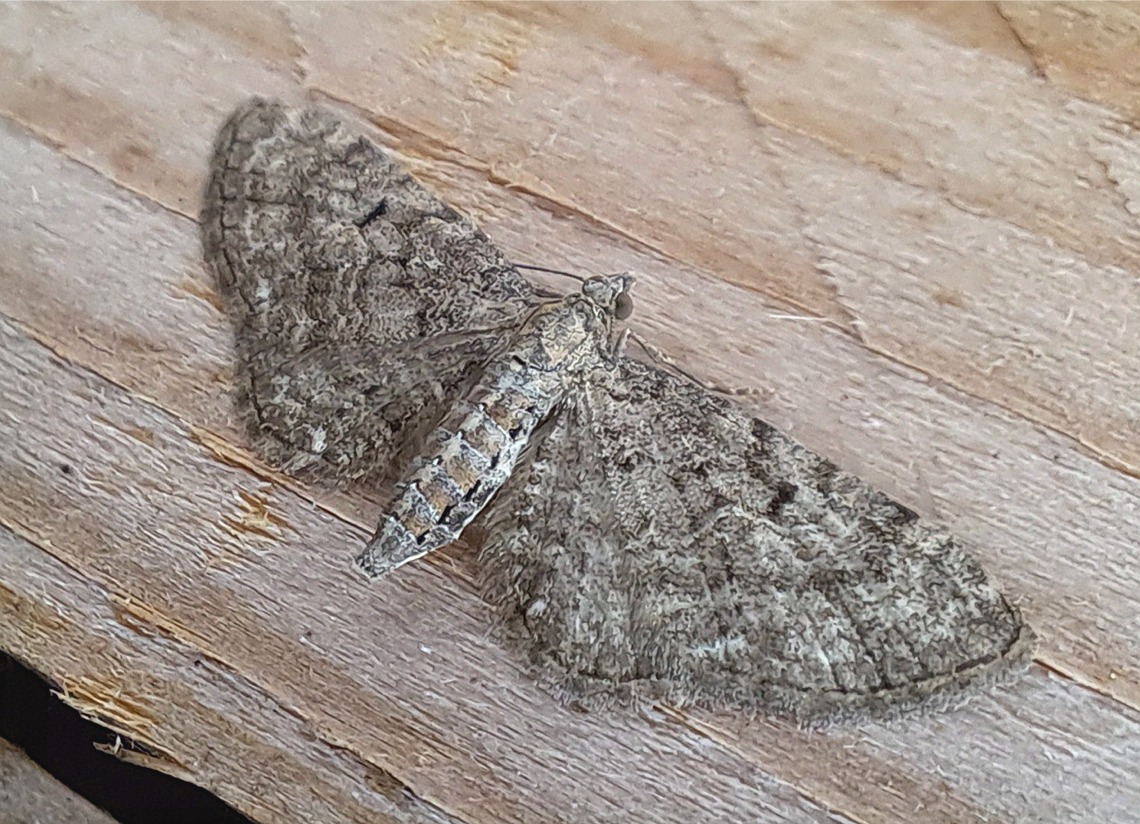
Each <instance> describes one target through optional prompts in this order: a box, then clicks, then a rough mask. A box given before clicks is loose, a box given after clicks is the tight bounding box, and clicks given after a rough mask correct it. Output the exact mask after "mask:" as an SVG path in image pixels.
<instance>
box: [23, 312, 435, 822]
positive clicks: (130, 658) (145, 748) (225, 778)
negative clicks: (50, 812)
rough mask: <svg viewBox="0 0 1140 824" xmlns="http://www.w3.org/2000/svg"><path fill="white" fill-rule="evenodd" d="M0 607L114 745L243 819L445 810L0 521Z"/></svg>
mask: <svg viewBox="0 0 1140 824" xmlns="http://www.w3.org/2000/svg"><path fill="white" fill-rule="evenodd" d="M9 331H10V330H8V328H7V327H5V332H9ZM10 468H11V467H10V466H6V470H10ZM5 474H7V472H5ZM0 614H2V615H4V620H3V621H0V646H3V648H4V649H5V650H9V651H11V652H12V653H13V654H14V655H16V656H18V657H19V658H20V659H21V660H22V661H24V662H25V663H27V664H28V665H29V666H31V667H34V668H35V669H36V670H38V671H39V672H41V673H43V674H44V675H46V676H47V677H49V678H51V679H52V680H53V681H54V682H55V683H56V684H57V685H58V690H59V695H60V697H61V698H62V700H64V701H66V702H67V703H68V704H70V705H71V706H72V707H74V708H75V709H77V710H78V711H79V712H81V713H83V714H84V715H86V716H87V717H89V718H91V719H93V720H95V721H98V722H100V723H102V724H104V725H106V726H108V727H110V728H111V729H113V730H115V731H117V732H119V733H120V734H122V735H124V736H126V737H128V738H129V739H130V740H131V741H132V742H133V746H134V747H135V749H134V750H132V751H129V752H128V751H124V752H123V753H121V754H120V756H121V757H125V758H128V760H130V761H132V762H134V763H137V764H140V765H142V766H146V767H149V768H151V769H156V770H160V771H162V772H165V773H169V774H171V775H174V776H175V777H177V778H181V779H184V780H187V781H192V782H194V783H197V784H200V785H202V786H205V787H207V788H210V789H212V790H214V791H215V792H216V794H218V795H219V796H220V797H221V798H222V799H223V800H225V801H227V802H229V803H230V804H231V805H233V806H234V807H235V808H237V809H240V810H242V811H243V812H245V813H246V814H247V815H249V816H251V817H252V818H253V819H254V820H256V821H263V822H294V821H298V820H307V821H333V820H335V821H360V822H374V821H382V822H401V824H403V823H404V822H407V823H408V824H412V823H413V822H414V824H429V823H430V824H443V822H454V821H455V820H456V819H453V818H451V817H450V816H448V815H446V814H444V813H443V812H441V811H440V810H438V809H436V808H434V807H433V806H432V805H431V804H429V803H427V802H424V801H422V800H421V799H419V798H417V797H416V796H415V795H414V794H413V793H412V792H411V791H410V790H409V789H408V788H407V787H406V786H404V785H403V784H401V783H400V782H399V781H397V780H396V779H395V778H393V776H392V775H391V774H390V773H387V772H385V771H384V770H383V769H382V768H380V767H378V766H376V765H375V764H370V763H368V762H366V761H364V760H362V759H360V758H359V757H358V756H357V755H356V754H354V753H350V752H347V751H345V750H342V749H338V748H335V747H330V746H327V745H324V746H314V743H313V739H314V733H313V730H312V729H311V728H310V727H309V726H308V725H307V723H306V722H305V720H304V719H303V718H300V717H298V716H297V714H296V713H293V712H291V710H290V708H289V707H286V706H282V704H281V703H280V702H279V701H277V700H276V699H275V698H274V697H273V696H271V695H267V694H266V692H265V691H264V690H262V689H260V688H259V687H258V686H257V685H256V683H254V682H253V681H252V680H251V679H249V678H247V677H245V676H243V675H242V674H240V673H238V672H236V671H234V670H233V669H230V668H229V667H226V666H225V665H224V664H223V663H221V662H219V661H218V660H216V659H214V658H212V657H211V656H210V654H209V650H208V649H205V648H203V647H202V646H201V645H197V646H196V645H190V644H186V643H184V642H183V641H181V640H180V639H179V637H178V635H177V633H175V632H170V631H168V628H166V627H163V626H162V625H161V624H159V623H156V622H155V621H153V620H151V616H152V613H151V612H149V611H148V610H147V609H145V608H143V607H140V606H139V605H138V604H136V603H134V602H132V600H131V596H130V594H124V593H121V592H114V591H111V590H109V589H107V588H106V587H103V586H101V585H100V584H98V583H96V582H94V581H93V580H92V579H91V578H90V577H89V576H85V575H81V574H78V573H77V572H76V571H75V570H73V569H69V568H68V567H67V566H66V565H65V564H63V563H61V562H60V561H59V560H58V559H57V558H54V557H53V556H52V555H51V554H50V553H49V552H45V551H44V550H42V549H40V548H37V547H35V546H33V545H32V544H31V543H29V542H28V541H27V540H25V539H24V538H21V537H20V536H18V535H16V534H15V533H13V532H12V531H11V530H10V529H9V528H8V527H6V526H0ZM49 820H50V819H49Z"/></svg>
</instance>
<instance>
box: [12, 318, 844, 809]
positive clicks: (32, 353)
mask: <svg viewBox="0 0 1140 824" xmlns="http://www.w3.org/2000/svg"><path fill="white" fill-rule="evenodd" d="M0 340H2V342H3V343H2V345H0V382H2V383H3V385H5V386H7V387H9V391H10V395H9V397H8V399H7V400H6V403H5V408H4V411H5V414H4V416H3V418H2V419H0V443H4V444H9V445H10V446H8V447H7V448H6V449H5V450H4V452H3V453H0V485H2V486H3V488H4V489H5V491H6V495H5V499H4V501H3V502H0V523H2V524H6V525H8V526H9V527H10V528H11V529H12V530H13V531H14V532H15V533H16V534H17V535H19V536H21V537H23V538H24V539H26V540H28V541H31V542H34V543H35V544H36V545H37V546H39V547H42V548H44V549H49V548H50V555H51V556H52V557H53V558H55V559H57V561H56V562H57V563H58V562H62V563H63V564H64V565H65V566H66V567H67V568H69V569H72V570H77V571H79V572H80V574H81V576H82V578H83V579H90V580H91V581H92V582H93V583H92V584H89V586H96V585H97V586H99V587H100V588H102V589H104V590H106V591H107V592H108V593H109V597H110V598H111V599H112V600H113V602H114V604H115V606H116V610H115V612H116V613H117V620H118V621H119V622H120V623H126V624H128V625H129V626H141V627H143V628H150V631H151V632H157V633H160V634H161V635H162V636H165V637H168V638H172V639H173V640H175V641H178V642H180V643H181V644H183V645H185V646H187V647H189V648H190V649H189V650H187V653H189V652H190V651H194V652H197V653H198V654H199V655H200V656H202V657H205V658H208V659H211V660H213V661H216V662H218V664H220V665H221V666H222V667H223V669H224V670H227V671H232V672H234V673H236V674H238V675H240V676H242V677H244V678H246V679H248V680H249V681H251V682H252V683H253V684H255V685H256V686H257V687H258V688H260V690H262V691H264V692H265V693H267V694H268V697H269V698H270V699H272V700H275V701H277V702H279V706H278V707H277V708H276V709H277V711H278V712H281V713H285V714H288V715H290V716H296V718H297V719H299V720H300V721H301V722H302V723H303V726H304V727H305V728H306V729H307V732H308V734H309V735H310V736H313V737H315V738H316V739H317V740H318V741H317V743H318V744H319V746H317V745H314V744H309V745H308V746H305V745H304V744H303V743H302V742H300V741H298V740H297V738H296V737H295V735H294V736H290V738H288V739H286V740H284V741H283V742H282V743H281V744H280V745H279V746H280V747H281V750H282V751H283V752H295V751H302V752H303V751H308V757H309V758H327V757H330V756H331V755H333V754H335V753H336V752H341V751H344V752H347V753H349V754H355V755H357V756H359V757H360V758H361V760H362V761H364V762H365V764H370V765H373V766H375V767H378V768H380V769H381V770H383V771H384V772H385V773H386V774H391V775H398V776H399V781H400V783H401V784H403V785H406V786H407V787H408V788H409V789H410V790H411V792H413V793H414V794H415V796H416V797H418V798H421V799H423V800H424V801H425V802H428V803H430V804H432V805H435V806H437V807H439V808H440V809H443V810H447V811H448V812H449V813H450V814H453V815H455V816H457V817H459V818H461V819H462V820H465V821H472V822H475V821H487V822H491V821H495V822H499V821H530V820H533V819H534V818H535V817H536V816H537V817H539V818H541V819H542V820H546V821H559V820H562V821H579V820H590V821H605V820H618V819H619V818H620V820H624V821H655V822H671V821H673V822H699V821H724V820H730V821H733V820H753V821H777V820H783V819H784V818H785V817H790V818H793V819H794V820H799V821H828V820H833V819H831V817H830V816H829V815H828V814H827V813H826V812H825V811H824V810H822V809H821V808H819V807H818V806H816V805H815V804H814V803H813V802H811V801H810V800H808V799H804V798H802V797H801V796H800V795H799V794H798V793H796V792H795V791H794V790H792V789H791V788H788V787H787V786H785V785H783V784H781V783H780V782H778V781H776V780H773V779H772V778H770V777H767V776H765V775H764V774H763V773H761V772H760V771H759V770H757V769H756V768H755V767H754V766H753V765H752V764H751V763H750V762H748V761H747V760H745V759H743V758H741V757H739V756H736V755H734V754H732V753H731V752H729V751H728V750H726V749H723V748H718V747H715V746H709V742H708V741H707V739H706V738H704V737H703V736H701V735H697V734H695V733H694V732H692V731H690V730H688V729H686V728H684V727H681V726H677V725H669V724H663V723H662V724H656V725H654V726H652V727H646V726H645V725H644V724H643V723H641V722H640V720H639V718H638V716H637V714H635V713H623V714H604V713H598V714H581V713H579V712H576V711H575V710H573V709H572V708H567V707H561V706H559V705H558V704H557V703H555V702H554V700H553V699H551V698H549V697H547V696H545V695H542V694H541V693H540V692H538V691H537V690H536V689H535V688H534V686H533V685H532V684H531V683H530V682H529V680H528V679H527V678H526V676H525V675H523V674H522V673H521V672H519V669H520V666H519V663H518V662H512V661H511V660H510V658H509V657H508V656H507V654H506V653H505V652H504V651H503V650H501V649H499V648H498V647H497V646H495V645H494V644H493V643H492V642H491V641H490V640H489V639H488V638H487V634H488V633H487V627H488V622H489V620H490V616H489V610H488V609H487V608H485V607H484V606H483V604H482V603H481V602H480V601H479V600H478V598H477V597H476V596H475V594H474V593H473V592H472V591H471V589H470V586H469V585H467V583H466V582H464V581H462V580H459V581H457V580H455V579H453V578H451V577H449V576H447V575H446V574H445V572H444V571H442V570H440V569H437V568H435V567H433V566H431V565H429V564H423V565H420V566H418V567H416V568H414V569H411V570H410V574H408V575H401V576H399V577H394V578H392V579H390V580H389V581H385V582H382V583H381V584H380V585H379V586H375V585H369V583H368V582H367V581H366V580H365V579H363V578H362V577H361V576H358V575H356V574H355V573H354V572H352V570H351V569H350V567H349V565H348V554H349V553H348V551H349V550H351V549H354V548H355V547H357V546H359V545H360V544H361V543H362V542H363V541H364V539H365V537H366V536H367V533H366V532H365V531H364V530H362V529H360V528H358V527H351V526H349V525H346V524H345V523H344V522H342V521H340V520H338V519H336V518H335V517H333V516H331V515H329V514H328V513H325V512H321V511H314V510H313V509H312V507H311V506H308V505H307V503H306V502H305V501H303V500H301V499H299V498H298V497H297V496H296V495H294V494H293V493H290V492H288V491H286V490H283V489H280V488H278V487H275V486H274V485H273V484H271V483H269V482H267V481H265V480H264V479H262V478H261V477H259V476H258V475H256V474H254V473H253V472H251V471H249V470H247V469H242V468H238V467H234V466H230V465H228V464H226V463H224V462H222V461H220V460H219V459H218V455H217V454H216V453H215V452H214V451H213V450H212V449H210V448H209V447H207V446H205V445H203V444H201V443H198V442H196V439H195V433H194V432H193V431H192V430H190V429H188V428H187V427H186V426H185V425H184V424H182V423H180V422H179V421H177V420H176V419H175V418H173V417H172V416H171V415H170V414H169V413H167V412H164V411H162V410H161V409H158V408H156V407H154V406H152V405H150V404H148V403H146V402H143V401H140V400H138V399H137V398H132V397H130V396H128V395H127V394H126V393H125V392H123V391H122V390H119V389H117V388H116V387H114V386H113V385H111V384H109V383H107V382H106V381H104V380H102V379H100V378H97V377H94V376H92V375H90V374H89V373H87V372H85V371H83V370H81V369H78V368H76V367H74V366H69V365H67V364H65V363H64V362H62V361H60V360H58V359H57V358H55V357H52V356H51V355H50V353H49V352H48V351H47V350H46V349H45V348H44V347H42V346H41V345H39V344H37V343H35V342H33V341H31V340H30V339H28V338H26V337H25V336H23V335H21V334H20V333H19V332H18V331H16V330H15V329H14V328H13V327H11V326H10V325H7V324H4V323H0ZM43 409H51V410H53V414H52V415H51V416H50V417H49V416H45V415H43V414H42V410H43ZM111 455H113V456H114V458H113V460H112V461H108V456H111ZM8 555H9V553H7V552H6V553H5V556H8ZM6 561H7V562H8V563H9V564H10V568H9V569H8V570H7V571H6V572H5V573H4V577H3V578H0V580H4V581H5V586H10V585H9V584H8V583H7V582H8V581H9V580H10V579H11V578H12V577H13V576H16V575H17V573H18V572H19V569H20V567H21V566H22V564H20V563H17V562H16V561H15V560H12V559H10V558H7V557H6ZM55 577H58V576H55ZM45 600H48V599H45ZM62 611H63V613H64V614H65V615H67V614H70V613H73V612H74V611H75V610H69V609H66V608H64V609H63V610H62ZM53 620H54V619H53ZM144 631H145V629H144ZM39 644H40V645H42V646H46V647H50V646H51V643H50V641H46V640H45V639H43V638H41V639H40V642H39ZM13 652H14V654H17V655H19V656H20V657H21V658H22V659H24V660H29V662H30V663H32V662H31V661H30V656H29V655H28V654H27V652H25V651H21V650H16V649H14V650H13ZM35 658H36V661H35V662H34V663H32V665H33V666H35V667H36V668H41V667H44V668H45V669H44V671H45V672H46V674H48V675H49V676H50V677H52V678H57V679H59V680H62V678H60V675H59V673H56V672H54V671H53V669H54V668H58V667H63V666H66V661H67V659H66V658H64V657H61V656H57V655H50V656H49V655H45V654H43V653H41V654H39V655H37V656H35ZM185 666H187V667H189V666H191V665H190V664H186V665H185ZM117 669H118V667H115V666H110V667H109V666H108V665H107V663H106V662H104V663H103V664H102V667H101V669H95V670H87V673H88V674H89V675H90V677H91V678H94V677H96V673H99V672H101V673H102V678H101V680H100V681H99V682H98V683H97V684H96V685H95V686H93V687H86V686H85V687H84V688H85V689H87V691H89V692H93V693H95V694H97V695H98V696H99V697H100V700H104V699H105V698H106V697H107V696H111V695H113V697H114V700H113V705H114V706H113V709H112V710H111V711H107V712H102V713H100V715H101V716H102V717H103V718H105V719H106V720H107V721H108V722H109V723H111V724H112V725H113V726H117V725H120V724H124V723H127V719H129V721H130V723H131V729H129V730H127V731H126V732H127V733H128V734H130V735H131V737H133V738H136V739H140V738H141V740H143V741H144V742H145V743H146V744H148V745H151V746H154V747H155V748H156V749H158V750H159V751H161V752H170V751H171V749H172V748H173V747H175V746H176V743H175V742H176V741H177V740H179V739H174V740H173V741H168V740H167V739H166V735H167V734H168V728H167V727H166V726H165V725H164V723H161V722H160V718H161V716H159V717H156V716H155V715H154V712H155V711H154V710H151V709H150V708H149V707H148V703H149V702H148V701H147V700H146V699H145V695H146V694H147V691H146V690H141V691H140V692H142V694H141V695H136V694H133V693H131V692H128V694H127V695H123V694H121V693H120V692H119V691H118V689H119V686H120V684H119V678H118V677H117V676H112V677H111V678H112V680H110V681H108V680H106V679H107V678H108V677H109V672H112V673H113V672H115V671H116V670H117ZM108 670H109V672H108ZM134 680H135V679H134V678H131V677H124V678H123V682H124V683H123V685H122V686H123V688H124V689H127V688H128V687H129V685H131V684H132V683H133V682H134ZM169 680H170V681H172V682H174V681H175V678H174V677H173V674H172V675H171V676H169ZM144 683H145V682H144ZM190 703H193V701H192V698H191V696H187V695H185V694H183V695H181V696H176V697H172V698H171V700H170V702H169V707H170V710H171V711H175V710H177V709H178V708H179V707H181V706H183V705H186V704H190ZM271 706H272V705H271ZM230 709H231V710H232V711H233V713H234V714H233V715H231V716H229V717H228V718H227V719H226V720H227V721H228V723H229V724H230V729H229V730H228V732H227V733H226V734H224V735H221V736H218V737H217V739H216V740H215V741H214V743H213V744H212V745H211V746H212V749H211V751H213V750H216V749H218V748H219V747H220V748H223V749H224V748H225V747H226V746H227V742H229V740H230V739H231V738H234V737H238V738H240V737H242V736H241V735H240V734H239V730H244V727H245V725H246V724H250V725H252V724H253V723H254V720H253V719H247V718H246V714H245V713H244V712H241V711H240V709H239V708H237V707H232V706H231V708H230ZM121 716H122V717H121ZM164 720H165V719H162V721H164ZM173 732H174V731H173V730H170V733H173ZM203 733H204V731H200V732H198V733H195V736H196V737H198V738H199V739H201V738H203V737H205V736H204V735H203ZM195 736H190V737H195ZM263 759H264V756H263ZM173 760H175V761H176V762H177V763H181V764H184V765H185V767H186V770H187V772H188V773H190V774H191V775H193V780H194V781H195V782H196V783H200V784H202V785H203V786H205V787H208V788H217V792H218V795H220V796H221V797H223V798H224V799H225V800H226V801H228V802H229V803H231V804H232V805H234V806H235V807H237V808H238V809H240V810H242V811H243V812H247V811H248V812H249V814H254V813H257V814H258V815H259V816H260V817H262V818H266V817H267V816H266V813H265V810H264V809H262V808H261V807H260V806H257V807H252V805H251V801H250V799H249V798H248V797H246V796H245V794H244V793H238V792H236V791H234V790H232V789H230V788H229V787H228V786H227V785H226V784H225V783H223V782H224V781H225V780H227V779H226V778H225V776H226V775H227V774H228V773H229V772H232V771H233V770H235V769H237V763H236V762H232V763H230V764H228V765H225V766H222V765H219V767H218V772H216V773H215V772H213V771H200V770H199V769H198V768H199V764H200V762H195V761H190V760H187V759H184V758H183V757H182V756H180V755H179V756H176V757H175V758H174V759H173ZM361 766H362V767H363V765H361ZM253 778H254V779H255V780H257V779H258V777H257V776H253ZM266 778H267V776H265V775H263V776H261V777H260V780H265V779H266ZM274 780H275V781H276V780H285V781H286V782H287V783H290V784H296V785H297V787H298V790H297V791H298V792H307V788H306V784H305V781H304V780H303V779H302V778H301V777H300V776H299V775H294V776H292V777H289V776H285V777H284V779H282V778H274ZM661 783H664V784H666V785H668V786H670V787H671V788H672V790H671V791H670V792H669V793H668V794H667V795H666V794H662V793H660V792H659V789H658V785H659V784H661ZM319 797H322V798H323V793H322V794H319ZM266 803H272V804H273V807H272V808H271V809H272V810H273V811H274V812H275V815H277V816H280V815H281V813H279V812H276V810H277V809H278V808H280V809H282V810H287V809H289V807H288V806H287V805H285V804H279V802H276V801H274V802H266ZM325 803H328V804H329V809H330V810H339V809H340V807H339V805H340V804H345V803H346V802H345V800H344V799H343V797H342V798H338V799H336V800H335V801H334V800H325ZM251 807H252V809H251ZM347 809H349V810H353V811H355V815H356V816H357V817H358V818H359V820H365V818H366V815H365V814H364V811H362V810H359V808H358V806H357V805H356V804H353V805H348V806H347ZM329 814H331V813H326V814H325V815H324V816H320V815H317V816H316V818H315V820H324V819H325V818H327V817H328V816H329ZM269 820H272V818H271V817H270V818H269ZM282 820H284V819H282Z"/></svg>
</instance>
